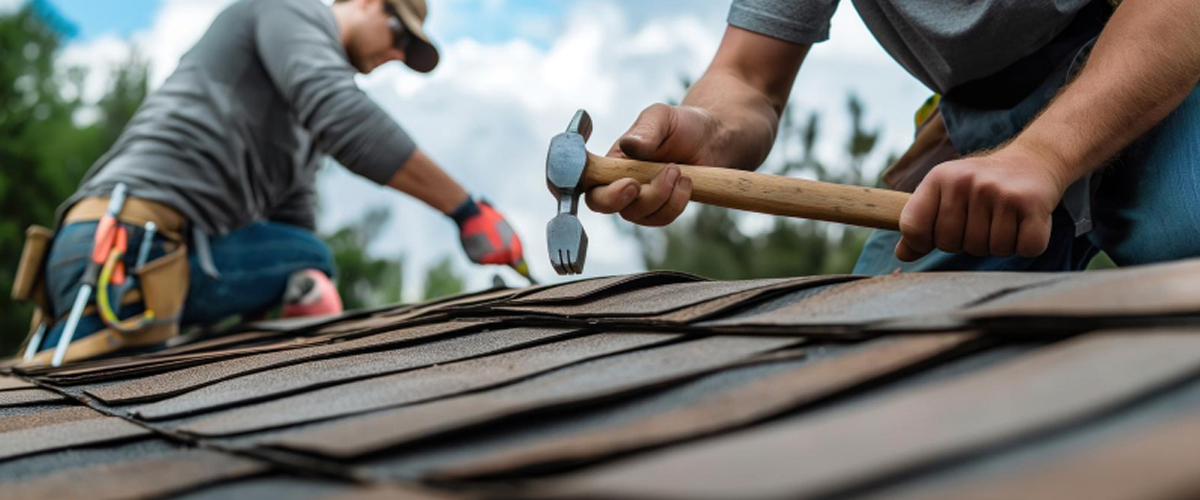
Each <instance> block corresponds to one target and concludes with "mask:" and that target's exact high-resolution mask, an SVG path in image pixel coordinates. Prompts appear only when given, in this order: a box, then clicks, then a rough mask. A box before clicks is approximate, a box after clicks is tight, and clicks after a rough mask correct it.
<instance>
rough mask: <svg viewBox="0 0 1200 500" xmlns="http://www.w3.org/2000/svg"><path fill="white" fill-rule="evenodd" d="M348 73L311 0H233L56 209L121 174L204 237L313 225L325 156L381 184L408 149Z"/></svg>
mask: <svg viewBox="0 0 1200 500" xmlns="http://www.w3.org/2000/svg"><path fill="white" fill-rule="evenodd" d="M356 73H357V71H356V70H355V69H354V67H353V66H351V64H350V62H349V59H348V57H347V55H346V53H345V50H344V49H343V47H342V45H341V42H340V40H339V37H338V30H337V24H336V22H335V20H334V17H333V12H332V11H331V10H330V8H329V7H328V6H326V5H325V4H323V3H321V1H320V0H241V1H239V2H237V3H235V4H233V5H232V6H230V7H229V8H227V9H226V10H225V11H224V12H222V13H221V14H220V15H219V16H217V18H216V20H215V21H213V24H212V26H211V27H210V28H209V29H208V32H207V33H205V34H204V37H203V38H201V39H200V41H199V42H197V43H196V45H195V47H192V49H191V50H190V51H188V52H187V54H185V55H184V56H183V58H182V59H180V61H179V67H178V68H177V69H176V70H175V72H174V73H173V74H171V76H170V77H169V78H167V80H166V82H165V83H163V85H162V87H160V88H159V89H157V90H156V91H154V92H153V93H151V94H150V95H149V96H147V98H146V101H145V102H144V103H143V104H142V106H141V108H139V109H138V111H137V113H136V114H135V115H134V117H133V119H132V120H131V121H130V122H129V125H128V126H127V127H126V128H125V130H124V132H122V134H121V136H120V138H119V139H118V140H117V142H116V144H115V145H114V146H113V147H112V149H111V150H110V151H109V152H108V153H107V154H106V155H105V156H104V157H102V158H101V159H100V160H99V161H97V162H96V164H95V165H93V166H92V168H91V170H89V171H88V173H87V176H86V177H85V178H84V181H83V184H82V185H81V186H80V188H79V191H78V192H77V193H76V194H75V195H74V196H72V197H71V198H70V199H68V200H67V202H66V203H64V204H63V207H62V208H61V209H60V210H64V209H65V208H67V207H69V206H70V205H72V204H74V203H75V202H76V201H78V200H79V199H82V198H84V197H88V196H107V195H108V193H109V192H110V191H111V190H112V188H113V186H115V185H116V184H117V183H118V182H124V183H126V184H127V185H128V186H129V191H130V195H132V196H136V197H139V198H144V199H149V200H153V201H158V202H161V203H165V204H167V205H169V206H172V207H175V208H176V209H178V210H179V211H180V212H182V213H183V214H184V215H185V216H186V217H187V218H188V220H189V221H190V222H191V223H192V224H194V225H195V226H196V227H197V228H199V229H200V230H202V231H204V232H206V233H208V234H224V233H227V232H229V231H233V230H235V229H237V228H239V227H241V226H244V225H246V224H248V223H250V222H254V221H258V220H276V221H281V222H287V223H291V224H295V225H299V226H302V227H308V228H312V227H313V226H314V221H315V217H314V213H315V201H316V200H315V184H314V183H315V175H316V171H317V169H318V168H319V167H320V165H321V163H322V161H323V159H324V158H325V155H330V156H333V157H334V158H335V159H337V160H338V162H340V163H341V164H342V165H345V166H346V167H347V168H349V169H350V170H352V171H354V172H355V173H357V174H359V175H362V176H363V177H366V178H368V179H370V180H372V181H375V182H377V183H380V184H382V183H385V182H387V181H388V180H389V179H391V177H392V176H393V175H394V174H395V172H396V171H397V170H398V169H399V168H400V166H401V165H402V164H404V162H405V161H406V160H407V159H408V158H409V156H410V155H412V153H413V151H414V150H415V149H416V145H415V144H414V143H413V141H412V139H410V138H409V136H408V134H406V133H405V132H404V131H403V130H402V129H401V128H400V126H399V125H398V124H397V123H396V122H395V121H394V120H392V119H391V117H389V116H388V115H387V113H385V112H384V111H383V110H382V109H380V108H379V106H378V105H376V104H375V103H374V102H373V101H371V99H370V98H369V97H367V96H366V94H364V93H363V92H362V91H361V90H360V89H359V88H358V86H357V85H356V84H355V82H354V76H355V74H356Z"/></svg>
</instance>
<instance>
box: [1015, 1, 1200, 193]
mask: <svg viewBox="0 0 1200 500" xmlns="http://www.w3.org/2000/svg"><path fill="white" fill-rule="evenodd" d="M1197 80H1200V9H1197V5H1196V3H1195V2H1194V1H1190V0H1126V1H1125V2H1124V3H1123V4H1122V5H1121V7H1120V8H1119V9H1117V10H1116V12H1115V13H1114V14H1113V16H1112V19H1111V20H1110V21H1109V23H1108V25H1107V26H1106V27H1105V28H1104V31H1103V32H1102V33H1101V34H1100V39H1099V40H1097V42H1096V47H1095V49H1094V50H1093V51H1092V55H1091V57H1090V59H1089V60H1088V63H1087V66H1085V67H1084V69H1083V71H1082V72H1081V73H1080V75H1079V78H1077V79H1076V80H1075V81H1074V82H1073V83H1072V84H1071V85H1070V86H1068V87H1067V88H1066V89H1065V90H1064V91H1063V92H1062V94H1061V95H1059V96H1058V97H1057V98H1056V99H1055V100H1054V102H1053V103H1051V104H1050V106H1049V107H1047V108H1046V111H1045V112H1044V113H1042V115H1041V116H1039V117H1038V118H1037V119H1036V120H1034V122H1033V123H1032V124H1030V126H1029V127H1028V128H1026V129H1025V131H1024V132H1022V133H1021V135H1019V136H1018V137H1017V139H1016V143H1017V144H1018V145H1019V146H1020V147H1024V148H1026V149H1030V150H1032V151H1036V152H1040V153H1042V154H1043V155H1044V156H1046V157H1047V158H1050V159H1052V160H1053V161H1054V163H1056V166H1057V167H1058V169H1059V170H1060V172H1061V174H1060V175H1061V176H1062V178H1063V182H1065V183H1066V184H1067V185H1070V183H1071V182H1074V181H1075V180H1076V179H1079V178H1081V177H1083V176H1084V175H1085V174H1087V173H1088V172H1090V171H1091V170H1092V169H1094V168H1096V167H1097V166H1099V165H1100V164H1101V163H1103V162H1104V161H1106V160H1107V159H1109V158H1111V157H1113V156H1114V155H1116V154H1117V153H1118V152H1119V151H1120V150H1121V149H1123V148H1125V146H1128V145H1129V144H1130V143H1131V142H1133V141H1134V140H1135V139H1137V138H1138V137H1141V136H1142V134H1145V133H1146V132H1147V131H1148V130H1150V128H1151V127H1153V126H1154V125H1156V124H1158V122H1160V121H1162V119H1163V118H1165V117H1166V116H1167V114H1169V113H1170V112H1171V111H1172V110H1174V109H1175V108H1176V107H1178V106H1179V103H1181V102H1183V99H1184V98H1185V97H1187V95H1188V94H1189V93H1190V92H1191V91H1192V89H1193V88H1195V87H1196V82H1197ZM1064 189H1065V187H1064Z"/></svg>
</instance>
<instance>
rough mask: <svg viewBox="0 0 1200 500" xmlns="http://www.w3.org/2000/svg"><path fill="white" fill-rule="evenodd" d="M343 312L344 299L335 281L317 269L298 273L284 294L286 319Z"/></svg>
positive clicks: (292, 278)
mask: <svg viewBox="0 0 1200 500" xmlns="http://www.w3.org/2000/svg"><path fill="white" fill-rule="evenodd" d="M340 312H342V297H341V296H340V295H338V291H337V287H336V286H334V284H333V280H331V279H329V276H326V275H325V273H323V272H321V271H318V270H316V269H305V270H303V271H296V272H294V273H292V276H291V277H290V278H288V284H287V289H286V290H284V292H283V311H282V312H281V316H282V317H284V318H295V317H298V316H328V315H331V314H338V313H340Z"/></svg>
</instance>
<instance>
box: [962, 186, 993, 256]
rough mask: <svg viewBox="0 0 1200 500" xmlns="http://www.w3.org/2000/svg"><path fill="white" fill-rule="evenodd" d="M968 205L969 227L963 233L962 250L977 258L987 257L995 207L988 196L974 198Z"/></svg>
mask: <svg viewBox="0 0 1200 500" xmlns="http://www.w3.org/2000/svg"><path fill="white" fill-rule="evenodd" d="M967 203H968V207H967V227H966V228H965V230H964V232H963V241H962V249H963V251H964V252H967V253H968V254H971V255H974V256H976V257H986V256H988V255H989V254H990V252H989V250H990V240H991V232H992V206H993V205H992V203H991V200H990V199H988V198H987V195H984V196H983V198H972V199H970V200H968V201H967Z"/></svg>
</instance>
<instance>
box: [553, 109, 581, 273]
mask: <svg viewBox="0 0 1200 500" xmlns="http://www.w3.org/2000/svg"><path fill="white" fill-rule="evenodd" d="M591 135H592V118H591V117H590V116H588V114H587V111H584V110H582V109H581V110H579V111H576V112H575V117H574V118H572V119H571V124H570V125H568V126H567V131H566V132H563V133H561V134H558V135H556V136H554V138H553V139H551V140H550V152H549V153H548V154H547V155H546V186H547V187H549V188H550V193H551V194H553V195H554V197H555V199H556V200H557V201H558V215H556V216H554V218H553V219H551V220H550V224H548V225H547V226H546V243H547V245H548V246H549V249H550V263H551V264H552V265H553V266H554V270H555V271H557V272H558V274H579V273H581V272H583V262H584V260H585V259H586V258H587V244H588V241H587V233H586V232H584V230H583V223H581V222H580V221H579V217H578V214H579V196H580V195H582V194H583V170H584V168H586V167H587V147H586V146H585V144H586V142H587V140H588V137H590V136H591Z"/></svg>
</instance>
